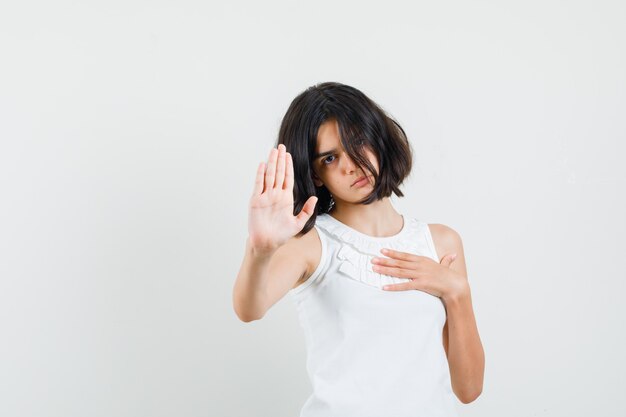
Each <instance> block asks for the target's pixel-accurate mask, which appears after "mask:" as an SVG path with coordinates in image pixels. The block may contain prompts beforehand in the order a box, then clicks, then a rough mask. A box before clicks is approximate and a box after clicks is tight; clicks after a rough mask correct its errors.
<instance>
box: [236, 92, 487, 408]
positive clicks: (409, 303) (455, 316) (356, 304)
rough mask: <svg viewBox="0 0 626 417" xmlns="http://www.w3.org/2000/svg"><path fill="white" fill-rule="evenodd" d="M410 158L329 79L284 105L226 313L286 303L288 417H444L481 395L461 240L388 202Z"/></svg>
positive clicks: (380, 116) (387, 124)
mask: <svg viewBox="0 0 626 417" xmlns="http://www.w3.org/2000/svg"><path fill="white" fill-rule="evenodd" d="M411 161H412V153H411V147H410V145H409V142H408V140H407V137H406V135H405V132H404V130H403V129H402V128H401V127H400V125H399V124H398V123H396V122H395V121H394V120H393V119H391V118H390V117H389V116H388V115H386V114H385V112H384V111H383V110H382V109H381V108H380V107H379V106H378V105H376V104H375V103H374V102H373V101H372V100H370V99H369V98H368V97H367V96H365V95H364V94H363V93H362V92H361V91H359V90H357V89H356V88H353V87H350V86H347V85H343V84H339V83H330V82H329V83H322V84H318V85H316V86H313V87H310V88H309V89H307V90H306V91H304V92H303V93H301V94H300V95H299V96H297V97H296V98H295V99H294V100H293V102H292V103H291V105H290V107H289V109H288V110H287V113H286V114H285V117H284V118H283V121H282V124H281V127H280V132H279V136H278V144H277V147H276V148H273V149H272V150H271V152H270V154H269V159H268V162H267V164H265V163H263V162H262V163H260V164H259V167H258V170H257V173H256V182H255V186H254V191H253V194H252V197H251V199H250V205H249V218H248V232H249V236H248V239H247V241H246V252H245V256H244V259H243V263H242V265H241V269H240V270H239V274H238V276H237V279H236V282H235V285H234V289H233V306H234V309H235V312H236V313H237V316H238V317H239V318H240V319H241V320H243V321H245V322H249V321H252V320H258V319H261V318H262V317H263V316H264V315H265V313H266V312H267V311H268V309H269V308H271V307H272V306H273V305H274V304H275V303H276V302H277V301H278V300H280V299H281V298H282V297H283V296H284V295H286V294H289V295H290V297H291V298H292V299H293V300H294V301H295V303H296V306H297V310H298V314H299V320H300V324H301V326H302V327H303V329H304V334H305V339H306V346H307V371H308V373H309V377H310V379H311V384H312V387H313V393H312V395H311V396H310V397H309V398H308V400H307V401H306V403H305V404H304V406H303V408H302V411H301V414H300V416H301V417H431V416H446V417H448V416H456V415H457V414H456V405H455V403H456V401H455V399H454V396H455V395H456V397H457V398H458V399H459V400H460V401H461V402H463V403H469V402H471V401H474V400H475V399H476V398H477V397H478V396H479V395H480V393H481V392H482V386H483V375H484V353H483V348H482V344H481V341H480V337H479V335H478V329H477V326H476V322H475V319H474V313H473V308H472V301H471V295H470V287H469V283H468V280H467V278H466V276H467V273H466V268H465V259H464V255H463V247H462V243H461V238H460V236H459V235H458V233H456V232H455V231H454V230H453V229H451V228H450V227H447V226H445V225H442V224H427V223H425V222H423V221H421V220H418V219H416V218H413V217H409V216H406V215H403V214H400V213H398V212H397V211H396V210H395V208H394V207H393V206H392V204H391V201H390V199H389V197H390V196H391V193H392V192H393V193H394V194H396V195H397V196H400V197H401V196H403V193H402V192H401V191H400V189H399V186H400V184H402V182H403V180H404V179H405V178H406V177H407V176H408V175H409V173H410V171H411ZM440 256H441V259H440V258H439V257H440Z"/></svg>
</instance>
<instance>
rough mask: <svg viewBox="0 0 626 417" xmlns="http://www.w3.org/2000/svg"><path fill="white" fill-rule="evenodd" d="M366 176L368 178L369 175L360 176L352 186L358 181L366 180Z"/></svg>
mask: <svg viewBox="0 0 626 417" xmlns="http://www.w3.org/2000/svg"><path fill="white" fill-rule="evenodd" d="M366 178H367V177H365V176H363V177H360V178H358V179H357V180H356V181H354V182H353V183H352V186H354V184H356V183H357V182H359V181H361V180H364V179H366Z"/></svg>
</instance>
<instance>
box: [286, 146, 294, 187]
mask: <svg viewBox="0 0 626 417" xmlns="http://www.w3.org/2000/svg"><path fill="white" fill-rule="evenodd" d="M285 165H286V170H285V184H284V189H285V190H293V160H292V159H291V154H290V153H289V152H285Z"/></svg>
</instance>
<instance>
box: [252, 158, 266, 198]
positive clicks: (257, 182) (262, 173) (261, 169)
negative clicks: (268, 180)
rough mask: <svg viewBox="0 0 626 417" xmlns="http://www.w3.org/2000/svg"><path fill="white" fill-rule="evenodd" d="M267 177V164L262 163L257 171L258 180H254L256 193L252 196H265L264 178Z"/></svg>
mask: <svg viewBox="0 0 626 417" xmlns="http://www.w3.org/2000/svg"><path fill="white" fill-rule="evenodd" d="M264 176H265V162H261V163H260V164H259V167H258V168H257V169H256V178H255V180H254V191H252V195H261V194H263V177H264Z"/></svg>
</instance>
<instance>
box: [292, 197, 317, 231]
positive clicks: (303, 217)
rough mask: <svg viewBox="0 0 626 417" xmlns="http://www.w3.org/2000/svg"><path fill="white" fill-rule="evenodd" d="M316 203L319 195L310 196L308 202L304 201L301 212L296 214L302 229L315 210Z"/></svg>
mask: <svg viewBox="0 0 626 417" xmlns="http://www.w3.org/2000/svg"><path fill="white" fill-rule="evenodd" d="M315 204H317V197H316V196H311V197H309V199H308V200H307V201H306V203H304V206H303V207H302V210H300V213H298V215H297V216H296V219H297V222H298V226H300V229H302V228H303V227H304V224H305V223H306V222H307V221H308V220H309V219H310V218H311V216H312V215H313V213H314V212H315Z"/></svg>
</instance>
